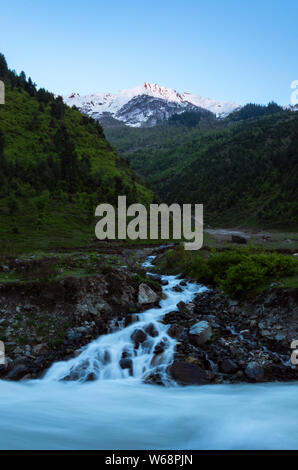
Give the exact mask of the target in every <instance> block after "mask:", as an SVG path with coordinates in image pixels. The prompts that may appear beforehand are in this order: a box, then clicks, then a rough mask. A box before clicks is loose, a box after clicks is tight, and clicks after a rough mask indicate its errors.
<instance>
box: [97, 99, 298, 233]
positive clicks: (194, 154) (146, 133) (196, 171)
mask: <svg viewBox="0 0 298 470" xmlns="http://www.w3.org/2000/svg"><path fill="white" fill-rule="evenodd" d="M185 114H186V113H185ZM187 121H188V120H185V122H186V124H187V125H185V122H184V123H183V122H179V120H178V122H177V123H174V124H175V125H173V123H168V124H164V125H163V126H157V127H155V128H150V129H127V128H122V129H107V130H106V131H105V132H106V134H107V135H108V138H109V140H110V142H111V143H112V144H113V145H114V146H115V147H116V148H118V149H119V151H120V152H121V153H122V155H123V156H125V158H127V159H128V160H129V162H130V165H131V167H132V168H133V169H134V170H135V171H137V172H138V173H139V174H140V175H142V176H144V177H145V178H146V180H147V181H148V182H149V184H150V185H151V187H152V188H153V189H154V190H156V191H157V192H158V193H159V195H160V196H161V198H162V199H163V200H165V201H167V202H179V203H203V204H204V211H205V221H207V222H208V223H210V224H211V225H213V226H220V225H227V224H229V225H239V224H246V225H257V226H264V227H265V226H266V227H272V228H273V227H286V228H297V226H298V189H297V188H298V114H297V113H293V112H289V111H283V110H282V108H280V107H279V106H277V105H276V104H274V103H270V104H269V105H268V106H258V105H252V104H250V105H247V106H245V107H244V108H242V110H240V111H238V112H235V113H233V114H232V115H230V116H228V117H227V118H226V119H224V120H215V119H212V118H209V119H206V118H202V119H201V120H200V121H199V123H197V124H195V125H189V123H188V122H187Z"/></svg>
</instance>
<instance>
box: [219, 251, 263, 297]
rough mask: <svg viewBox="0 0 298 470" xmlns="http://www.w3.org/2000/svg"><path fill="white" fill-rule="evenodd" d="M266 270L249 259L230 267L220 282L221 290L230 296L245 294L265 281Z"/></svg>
mask: <svg viewBox="0 0 298 470" xmlns="http://www.w3.org/2000/svg"><path fill="white" fill-rule="evenodd" d="M266 274H267V271H266V268H261V267H260V266H259V265H258V264H256V263H254V262H253V261H252V260H251V259H248V260H247V261H245V262H242V263H240V264H237V265H235V266H231V267H230V268H229V269H228V271H227V273H226V278H225V279H224V280H222V281H220V285H221V287H222V289H223V290H224V291H225V292H226V293H227V294H229V295H231V296H238V295H239V294H245V293H247V292H249V291H252V290H254V289H256V288H257V287H259V286H260V285H263V284H264V283H265V282H266V281H267V277H266Z"/></svg>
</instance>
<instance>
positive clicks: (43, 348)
mask: <svg viewBox="0 0 298 470" xmlns="http://www.w3.org/2000/svg"><path fill="white" fill-rule="evenodd" d="M48 350H49V347H48V345H47V344H46V343H41V344H36V346H34V347H33V349H32V352H33V355H37V356H39V355H40V354H45V353H47V352H48Z"/></svg>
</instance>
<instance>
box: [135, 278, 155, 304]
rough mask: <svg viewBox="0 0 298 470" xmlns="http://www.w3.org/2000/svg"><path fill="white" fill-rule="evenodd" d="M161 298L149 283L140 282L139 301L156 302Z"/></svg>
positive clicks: (142, 302)
mask: <svg viewBox="0 0 298 470" xmlns="http://www.w3.org/2000/svg"><path fill="white" fill-rule="evenodd" d="M158 299H159V297H158V295H157V294H156V292H154V290H152V289H151V287H149V286H147V284H144V283H142V284H140V286H139V295H138V302H139V303H140V304H154V303H155V302H157V301H158Z"/></svg>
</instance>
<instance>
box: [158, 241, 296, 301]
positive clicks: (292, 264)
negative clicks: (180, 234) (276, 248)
mask: <svg viewBox="0 0 298 470" xmlns="http://www.w3.org/2000/svg"><path fill="white" fill-rule="evenodd" d="M159 267H160V268H161V269H162V270H163V271H165V272H169V273H176V274H177V273H183V274H184V275H186V276H190V277H192V278H194V279H196V280H197V281H199V282H203V283H207V284H210V283H211V284H215V285H218V286H220V287H221V288H222V289H223V290H224V291H225V292H226V293H227V294H229V295H230V296H232V297H233V296H234V297H237V296H238V297H239V296H245V295H247V294H249V293H251V292H254V291H258V290H260V289H263V288H266V287H267V286H268V285H269V284H270V283H271V282H272V281H276V280H278V279H281V278H285V277H288V276H293V275H295V274H296V273H297V272H298V260H297V259H296V258H295V257H293V256H290V255H282V254H279V253H256V252H254V251H253V250H252V249H251V248H238V249H231V250H226V251H223V252H220V253H217V252H215V251H213V252H212V253H211V254H210V255H209V257H208V255H206V253H204V252H199V253H196V254H194V253H189V252H186V251H185V250H184V248H183V247H182V246H179V247H176V248H175V249H173V250H171V251H169V252H167V253H166V255H165V256H164V257H163V258H162V259H161V261H160V263H159Z"/></svg>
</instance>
